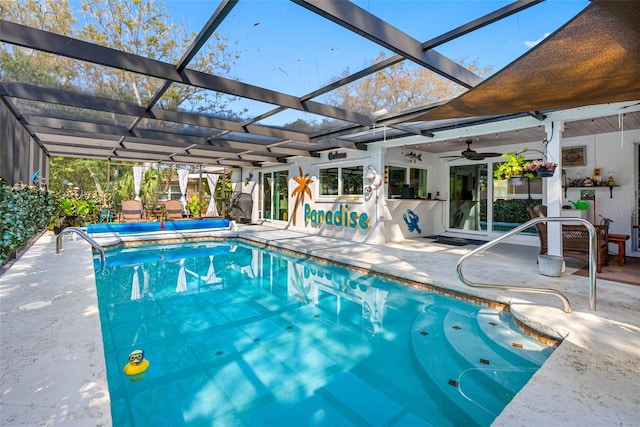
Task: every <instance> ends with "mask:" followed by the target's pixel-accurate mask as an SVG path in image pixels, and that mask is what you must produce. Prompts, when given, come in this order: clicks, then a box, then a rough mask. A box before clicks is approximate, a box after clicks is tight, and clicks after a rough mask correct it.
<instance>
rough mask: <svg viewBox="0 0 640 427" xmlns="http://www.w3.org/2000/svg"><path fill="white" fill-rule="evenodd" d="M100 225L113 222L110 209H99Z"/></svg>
mask: <svg viewBox="0 0 640 427" xmlns="http://www.w3.org/2000/svg"><path fill="white" fill-rule="evenodd" d="M99 220H100V224H102V223H103V222H112V221H113V215H111V209H109V208H102V209H100V218H99Z"/></svg>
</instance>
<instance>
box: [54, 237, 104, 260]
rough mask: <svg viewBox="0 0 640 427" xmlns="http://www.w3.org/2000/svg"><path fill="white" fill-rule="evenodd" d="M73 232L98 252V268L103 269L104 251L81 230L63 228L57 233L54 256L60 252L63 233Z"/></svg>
mask: <svg viewBox="0 0 640 427" xmlns="http://www.w3.org/2000/svg"><path fill="white" fill-rule="evenodd" d="M70 232H74V233H76V234H78V235H79V236H80V237H82V238H83V239H84V240H86V241H87V242H89V244H90V245H91V246H93V247H94V248H95V249H96V250H97V251H98V252H100V267H101V268H102V267H104V249H103V248H102V246H100V243H98V242H96V241H95V240H93V239H92V238H91V237H90V236H89V235H88V234H87V233H85V232H84V230H82V229H81V228H78V227H65V228H63V229H62V231H60V233H58V237H57V238H56V254H59V253H60V251H61V250H62V235H63V234H65V233H70Z"/></svg>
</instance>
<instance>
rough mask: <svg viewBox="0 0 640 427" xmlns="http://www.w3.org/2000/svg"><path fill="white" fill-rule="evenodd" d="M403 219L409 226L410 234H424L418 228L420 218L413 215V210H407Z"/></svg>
mask: <svg viewBox="0 0 640 427" xmlns="http://www.w3.org/2000/svg"><path fill="white" fill-rule="evenodd" d="M402 218H403V219H404V223H405V224H407V230H409V232H412V231H417V232H418V234H422V230H420V227H419V226H418V222H419V221H420V217H419V216H418V215H416V214H415V213H413V211H412V210H411V209H407V213H406V214H402Z"/></svg>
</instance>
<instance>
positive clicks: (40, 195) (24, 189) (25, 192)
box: [0, 183, 55, 265]
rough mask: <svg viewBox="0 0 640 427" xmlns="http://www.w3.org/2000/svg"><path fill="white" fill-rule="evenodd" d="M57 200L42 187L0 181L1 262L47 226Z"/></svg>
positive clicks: (1, 263)
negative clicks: (41, 188)
mask: <svg viewBox="0 0 640 427" xmlns="http://www.w3.org/2000/svg"><path fill="white" fill-rule="evenodd" d="M54 211H55V200H54V198H53V197H51V195H50V194H49V193H48V192H46V191H43V190H39V189H36V188H35V187H28V186H26V185H15V186H13V187H10V186H8V185H6V184H3V183H0V265H3V264H4V263H5V262H6V261H7V260H8V259H10V258H11V257H12V256H13V254H15V253H16V252H17V251H18V250H19V249H20V248H21V247H23V246H24V245H25V243H26V242H27V241H28V240H29V239H31V238H32V237H33V236H34V235H35V234H36V233H37V232H38V231H41V230H44V229H46V228H47V225H48V223H49V218H50V217H51V216H52V215H53V213H54Z"/></svg>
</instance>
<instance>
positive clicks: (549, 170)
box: [524, 160, 558, 178]
mask: <svg viewBox="0 0 640 427" xmlns="http://www.w3.org/2000/svg"><path fill="white" fill-rule="evenodd" d="M557 166H558V165H557V164H556V163H551V162H547V161H545V160H533V161H532V162H530V163H529V164H528V165H527V166H526V167H525V168H524V172H525V173H531V174H533V175H535V176H538V177H541V178H549V177H550V176H553V174H554V173H555V171H556V167H557Z"/></svg>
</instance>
